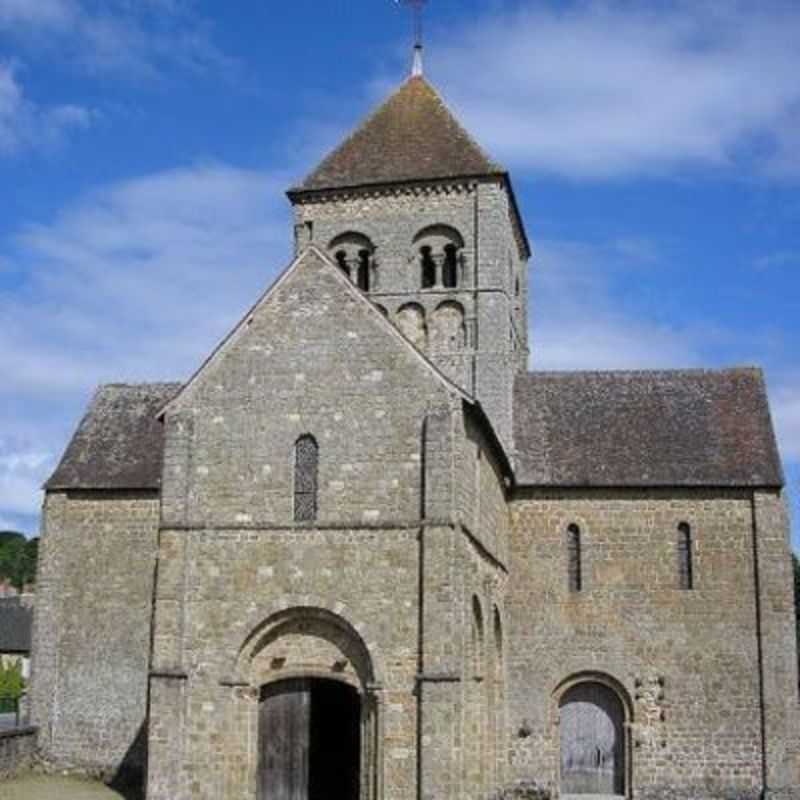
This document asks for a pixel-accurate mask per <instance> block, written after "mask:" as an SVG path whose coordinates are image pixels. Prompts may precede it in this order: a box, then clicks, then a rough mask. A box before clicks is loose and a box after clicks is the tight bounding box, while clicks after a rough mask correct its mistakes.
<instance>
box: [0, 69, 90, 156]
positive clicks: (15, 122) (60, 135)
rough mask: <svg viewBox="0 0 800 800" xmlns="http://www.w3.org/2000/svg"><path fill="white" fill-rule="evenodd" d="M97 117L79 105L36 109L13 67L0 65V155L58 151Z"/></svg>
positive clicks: (36, 106) (37, 107) (38, 107)
mask: <svg viewBox="0 0 800 800" xmlns="http://www.w3.org/2000/svg"><path fill="white" fill-rule="evenodd" d="M94 116H95V114H94V112H92V111H91V110H89V109H87V108H83V107H81V106H76V105H59V106H50V107H42V106H38V105H36V104H35V103H33V102H31V101H30V100H28V99H27V98H26V97H25V94H24V92H23V89H22V86H21V85H20V83H19V82H18V81H17V78H16V75H15V73H14V69H13V68H12V66H11V65H9V64H3V63H0V155H10V154H13V153H16V152H18V151H20V150H23V149H26V148H29V147H35V148H46V149H51V148H53V147H57V146H58V145H60V144H61V142H62V141H63V139H64V137H65V136H67V135H68V134H69V133H70V132H71V131H74V130H80V129H85V128H88V127H89V126H90V125H91V124H92V121H93V119H94Z"/></svg>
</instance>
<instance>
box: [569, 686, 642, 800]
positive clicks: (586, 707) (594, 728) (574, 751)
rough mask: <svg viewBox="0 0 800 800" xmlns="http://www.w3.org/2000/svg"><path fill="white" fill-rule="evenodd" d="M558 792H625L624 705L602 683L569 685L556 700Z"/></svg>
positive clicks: (579, 793)
mask: <svg viewBox="0 0 800 800" xmlns="http://www.w3.org/2000/svg"><path fill="white" fill-rule="evenodd" d="M559 710H560V713H559V719H560V725H559V727H560V732H561V795H562V796H564V795H588V794H594V795H624V794H625V758H626V746H625V707H624V706H623V704H622V701H621V700H620V697H619V695H618V694H617V693H616V692H615V691H614V690H613V689H611V688H610V687H609V686H606V685H605V684H603V683H599V682H596V681H586V682H583V683H578V684H576V685H575V686H572V687H571V688H570V689H568V690H567V691H566V692H564V694H563V695H562V696H561V701H560V704H559Z"/></svg>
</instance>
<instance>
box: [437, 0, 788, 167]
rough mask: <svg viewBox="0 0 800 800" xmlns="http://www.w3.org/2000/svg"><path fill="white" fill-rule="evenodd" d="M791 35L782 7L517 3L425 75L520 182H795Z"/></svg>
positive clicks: (771, 3) (776, 3)
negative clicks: (687, 174) (724, 174)
mask: <svg viewBox="0 0 800 800" xmlns="http://www.w3.org/2000/svg"><path fill="white" fill-rule="evenodd" d="M799 29H800V5H798V4H797V3H796V2H789V1H788V0H765V1H764V2H759V3H751V2H745V1H744V0H730V1H729V2H724V3H721V2H714V1H713V0H699V1H697V0H691V1H690V0H677V2H674V3H668V4H666V3H665V4H644V3H641V4H630V3H627V2H622V1H621V0H604V1H603V2H600V0H597V1H596V2H594V1H591V0H584V1H583V2H577V3H575V4H569V5H568V6H561V7H557V6H555V5H554V4H539V3H536V4H532V3H528V4H525V5H524V6H523V7H522V8H521V10H517V11H514V12H510V11H507V12H501V13H496V14H492V15H488V16H485V17H483V18H481V19H478V20H475V21H472V22H469V23H465V24H464V25H463V26H462V29H461V30H453V29H451V30H449V31H448V32H447V36H446V41H447V42H448V43H449V44H447V45H445V46H444V47H443V46H442V45H441V43H439V42H437V44H436V47H435V48H432V53H431V59H430V60H431V62H432V69H431V73H432V74H433V75H434V78H435V80H437V82H441V83H442V85H443V86H444V87H445V89H446V90H447V91H446V94H447V95H448V97H450V99H452V100H453V101H454V104H455V105H456V106H457V107H458V108H459V110H460V111H462V112H463V116H464V119H465V121H466V122H467V123H468V124H469V126H470V128H471V129H473V130H474V131H475V133H476V134H477V137H478V138H479V140H480V141H481V142H483V143H484V144H485V145H486V146H487V148H488V149H489V150H490V151H492V153H493V154H495V155H496V156H498V157H500V158H501V159H504V160H506V161H507V162H509V163H510V164H513V165H514V166H515V167H517V168H525V169H532V170H538V171H543V172H552V173H558V174H561V175H566V176H570V177H576V178H609V177H619V176H630V175H638V174H642V173H644V174H664V173H667V172H674V171H675V170H676V169H680V168H682V167H686V166H701V167H711V168H715V169H732V168H737V169H744V170H746V171H748V170H753V169H754V170H757V171H759V172H761V173H769V174H771V175H773V176H776V177H794V178H797V177H800V134H798V130H800V83H798V81H797V78H796V76H797V75H798V74H800V49H798V47H797V31H798V30H799ZM441 38H442V39H444V36H442V37H441ZM476 64H479V65H480V66H479V68H476Z"/></svg>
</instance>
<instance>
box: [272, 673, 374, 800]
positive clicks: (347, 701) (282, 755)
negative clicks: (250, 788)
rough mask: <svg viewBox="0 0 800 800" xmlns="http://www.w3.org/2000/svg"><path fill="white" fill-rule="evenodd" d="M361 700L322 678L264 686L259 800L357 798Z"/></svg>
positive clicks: (346, 688) (346, 687)
mask: <svg viewBox="0 0 800 800" xmlns="http://www.w3.org/2000/svg"><path fill="white" fill-rule="evenodd" d="M361 718H362V712H361V698H360V696H359V694H358V692H357V691H356V689H355V688H353V687H352V686H350V685H348V684H346V683H343V682H340V681H336V680H331V679H327V678H296V679H287V680H281V681H277V682H275V683H270V684H267V685H266V686H265V687H264V688H263V689H262V692H261V698H260V704H259V725H258V744H259V747H258V752H259V768H258V800H358V799H359V796H360V782H361Z"/></svg>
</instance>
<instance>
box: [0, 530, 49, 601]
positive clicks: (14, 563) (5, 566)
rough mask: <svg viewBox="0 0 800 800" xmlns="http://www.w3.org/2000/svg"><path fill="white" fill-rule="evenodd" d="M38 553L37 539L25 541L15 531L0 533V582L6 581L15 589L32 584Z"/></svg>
mask: <svg viewBox="0 0 800 800" xmlns="http://www.w3.org/2000/svg"><path fill="white" fill-rule="evenodd" d="M38 553H39V540H38V539H26V538H25V537H24V536H23V535H22V534H21V533H17V532H16V531H0V581H2V580H3V579H6V580H8V581H10V582H11V583H12V584H13V585H14V586H15V587H16V588H17V589H22V587H23V586H24V585H25V584H26V583H33V582H34V581H35V580H36V558H37V555H38Z"/></svg>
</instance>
